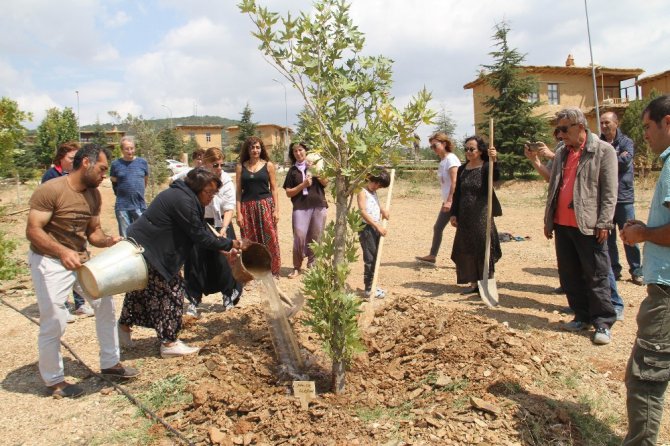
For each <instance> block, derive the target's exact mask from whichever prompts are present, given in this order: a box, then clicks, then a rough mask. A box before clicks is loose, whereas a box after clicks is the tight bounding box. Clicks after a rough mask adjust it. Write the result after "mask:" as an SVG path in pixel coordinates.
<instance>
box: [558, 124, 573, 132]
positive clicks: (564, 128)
mask: <svg viewBox="0 0 670 446" xmlns="http://www.w3.org/2000/svg"><path fill="white" fill-rule="evenodd" d="M576 125H578V124H570V125H559V126H557V127H556V131H557V132H560V133H568V129H569V128H570V127H574V126H576Z"/></svg>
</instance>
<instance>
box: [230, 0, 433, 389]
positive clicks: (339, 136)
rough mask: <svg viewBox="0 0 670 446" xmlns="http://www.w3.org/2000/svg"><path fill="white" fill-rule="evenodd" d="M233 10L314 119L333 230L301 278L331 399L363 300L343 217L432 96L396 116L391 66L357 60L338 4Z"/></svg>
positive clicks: (350, 227)
mask: <svg viewBox="0 0 670 446" xmlns="http://www.w3.org/2000/svg"><path fill="white" fill-rule="evenodd" d="M239 7H240V10H241V11H242V12H243V13H247V14H248V15H249V17H250V18H251V20H252V22H253V23H254V25H255V27H256V31H255V32H254V33H253V35H254V36H255V37H256V38H257V39H258V40H259V41H260V50H261V51H262V52H263V54H264V55H265V56H266V58H267V59H268V60H269V62H270V63H271V64H272V65H273V66H274V67H275V68H276V69H277V70H278V71H279V73H281V75H282V76H283V77H284V78H285V79H286V80H287V81H288V82H289V83H290V84H291V85H292V86H293V87H294V88H295V89H296V90H298V92H299V93H300V94H301V96H302V97H303V99H304V101H305V107H306V109H307V111H308V113H309V114H310V116H312V117H313V124H314V126H313V127H312V126H308V128H309V131H308V133H309V138H310V140H312V141H314V146H315V148H316V151H317V152H319V153H320V154H321V156H322V157H323V158H324V161H325V169H324V175H326V176H328V177H330V178H331V180H332V181H331V184H333V186H334V188H335V207H336V210H335V222H334V223H333V224H331V225H329V229H328V230H327V231H326V234H325V235H324V240H325V241H326V242H324V244H322V246H324V248H323V250H324V251H321V256H322V257H321V258H320V260H319V261H318V262H317V264H316V265H315V267H314V268H311V269H310V271H309V272H308V274H307V276H306V278H305V292H306V293H307V294H308V295H309V296H310V297H311V298H310V299H309V302H308V305H309V310H310V316H309V320H308V323H309V324H310V325H311V326H312V327H313V328H314V329H315V332H316V333H317V335H318V336H319V337H320V338H321V340H322V342H323V344H324V346H325V349H326V352H327V353H328V354H329V356H330V358H331V360H332V366H333V389H334V391H335V392H341V391H342V390H343V389H344V378H345V370H346V367H347V365H348V364H349V361H350V360H351V358H352V355H353V354H354V352H356V351H357V348H359V347H360V342H359V333H358V326H357V321H356V314H357V313H358V311H359V306H360V300H359V299H358V297H356V295H355V294H354V293H352V292H351V291H350V290H348V289H347V286H346V279H347V276H348V275H349V272H350V269H351V267H350V263H351V262H352V261H353V260H355V249H354V250H353V254H352V250H351V249H348V247H349V248H350V247H351V244H352V240H355V232H356V231H357V230H358V225H359V223H360V217H357V216H358V214H357V213H356V214H353V213H350V212H349V211H350V206H351V203H352V196H353V194H354V193H355V192H356V190H357V189H359V188H360V187H361V185H362V184H363V183H364V181H365V180H366V177H367V176H368V175H369V174H370V173H372V172H374V171H375V170H376V169H377V167H376V166H378V165H379V164H380V163H384V162H387V161H388V157H389V153H390V152H391V151H392V150H393V149H395V148H397V147H398V146H405V147H406V146H408V145H409V144H411V140H412V135H413V133H414V131H415V130H416V128H417V126H418V125H419V123H421V122H423V123H425V124H430V122H431V119H432V117H433V115H434V114H433V113H432V112H429V111H428V110H427V103H428V101H429V100H430V94H429V93H428V92H427V91H426V90H425V89H424V90H422V91H421V92H419V93H418V95H417V96H416V97H415V98H413V99H412V100H411V101H410V103H409V104H408V105H407V106H406V107H405V109H403V110H398V109H396V107H394V106H393V103H392V101H393V98H392V97H391V95H390V91H391V85H392V70H391V61H390V60H389V59H387V58H385V57H383V56H376V57H375V56H364V55H363V54H362V52H363V46H364V43H365V38H364V36H363V33H361V32H360V31H359V30H358V28H357V27H356V26H355V25H354V24H353V22H352V20H351V18H350V15H349V9H350V6H349V5H348V4H347V3H345V2H344V1H343V0H317V1H316V2H315V3H314V5H313V11H314V12H313V13H312V14H311V15H309V14H307V13H300V15H299V16H297V17H296V18H293V17H292V16H291V15H290V14H288V15H287V16H285V17H281V18H280V16H279V15H278V14H277V13H273V12H270V11H268V10H267V8H265V7H262V6H259V5H258V4H257V2H256V0H242V2H241V3H240V4H239ZM280 21H281V24H279V23H280ZM330 237H332V242H331V243H327V241H329V240H330ZM353 243H355V242H353ZM354 246H355V245H354ZM324 254H326V255H328V256H329V257H327V258H324V257H323V255H324Z"/></svg>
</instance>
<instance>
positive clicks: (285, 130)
mask: <svg viewBox="0 0 670 446" xmlns="http://www.w3.org/2000/svg"><path fill="white" fill-rule="evenodd" d="M272 80H273V81H275V82H276V83H278V84H279V85H281V86H282V87H284V123H285V124H286V127H284V135H285V136H284V140H285V141H284V142H285V144H286V151H285V152H284V162H287V161H288V151H289V150H290V149H291V141H290V140H289V138H288V101H287V100H286V85H284V83H283V82H279V81H278V80H277V79H272Z"/></svg>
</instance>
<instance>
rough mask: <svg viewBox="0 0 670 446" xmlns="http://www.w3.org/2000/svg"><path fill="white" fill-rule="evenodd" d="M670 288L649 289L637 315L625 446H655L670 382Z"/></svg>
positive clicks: (629, 371)
mask: <svg viewBox="0 0 670 446" xmlns="http://www.w3.org/2000/svg"><path fill="white" fill-rule="evenodd" d="M669 318H670V288H669V287H665V286H659V285H655V284H651V285H647V297H646V298H645V299H644V300H643V301H642V303H641V304H640V311H639V312H638V314H637V338H635V344H634V345H633V351H632V352H631V354H630V359H629V360H628V366H627V367H626V378H625V382H626V411H627V413H628V433H627V434H626V438H625V439H624V441H623V445H624V446H633V445H635V446H653V445H655V444H656V439H657V437H658V430H659V426H660V424H661V418H662V416H663V400H664V396H665V390H666V389H667V387H668V381H670V324H668V319H669Z"/></svg>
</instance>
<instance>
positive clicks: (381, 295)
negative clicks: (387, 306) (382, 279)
mask: <svg viewBox="0 0 670 446" xmlns="http://www.w3.org/2000/svg"><path fill="white" fill-rule="evenodd" d="M364 294H365V298H366V299H369V298H370V296H371V295H372V293H371V292H370V291H365V293H364ZM375 297H376V298H377V299H383V298H385V297H386V291H384V290H382V289H381V288H377V291H376V292H375Z"/></svg>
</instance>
